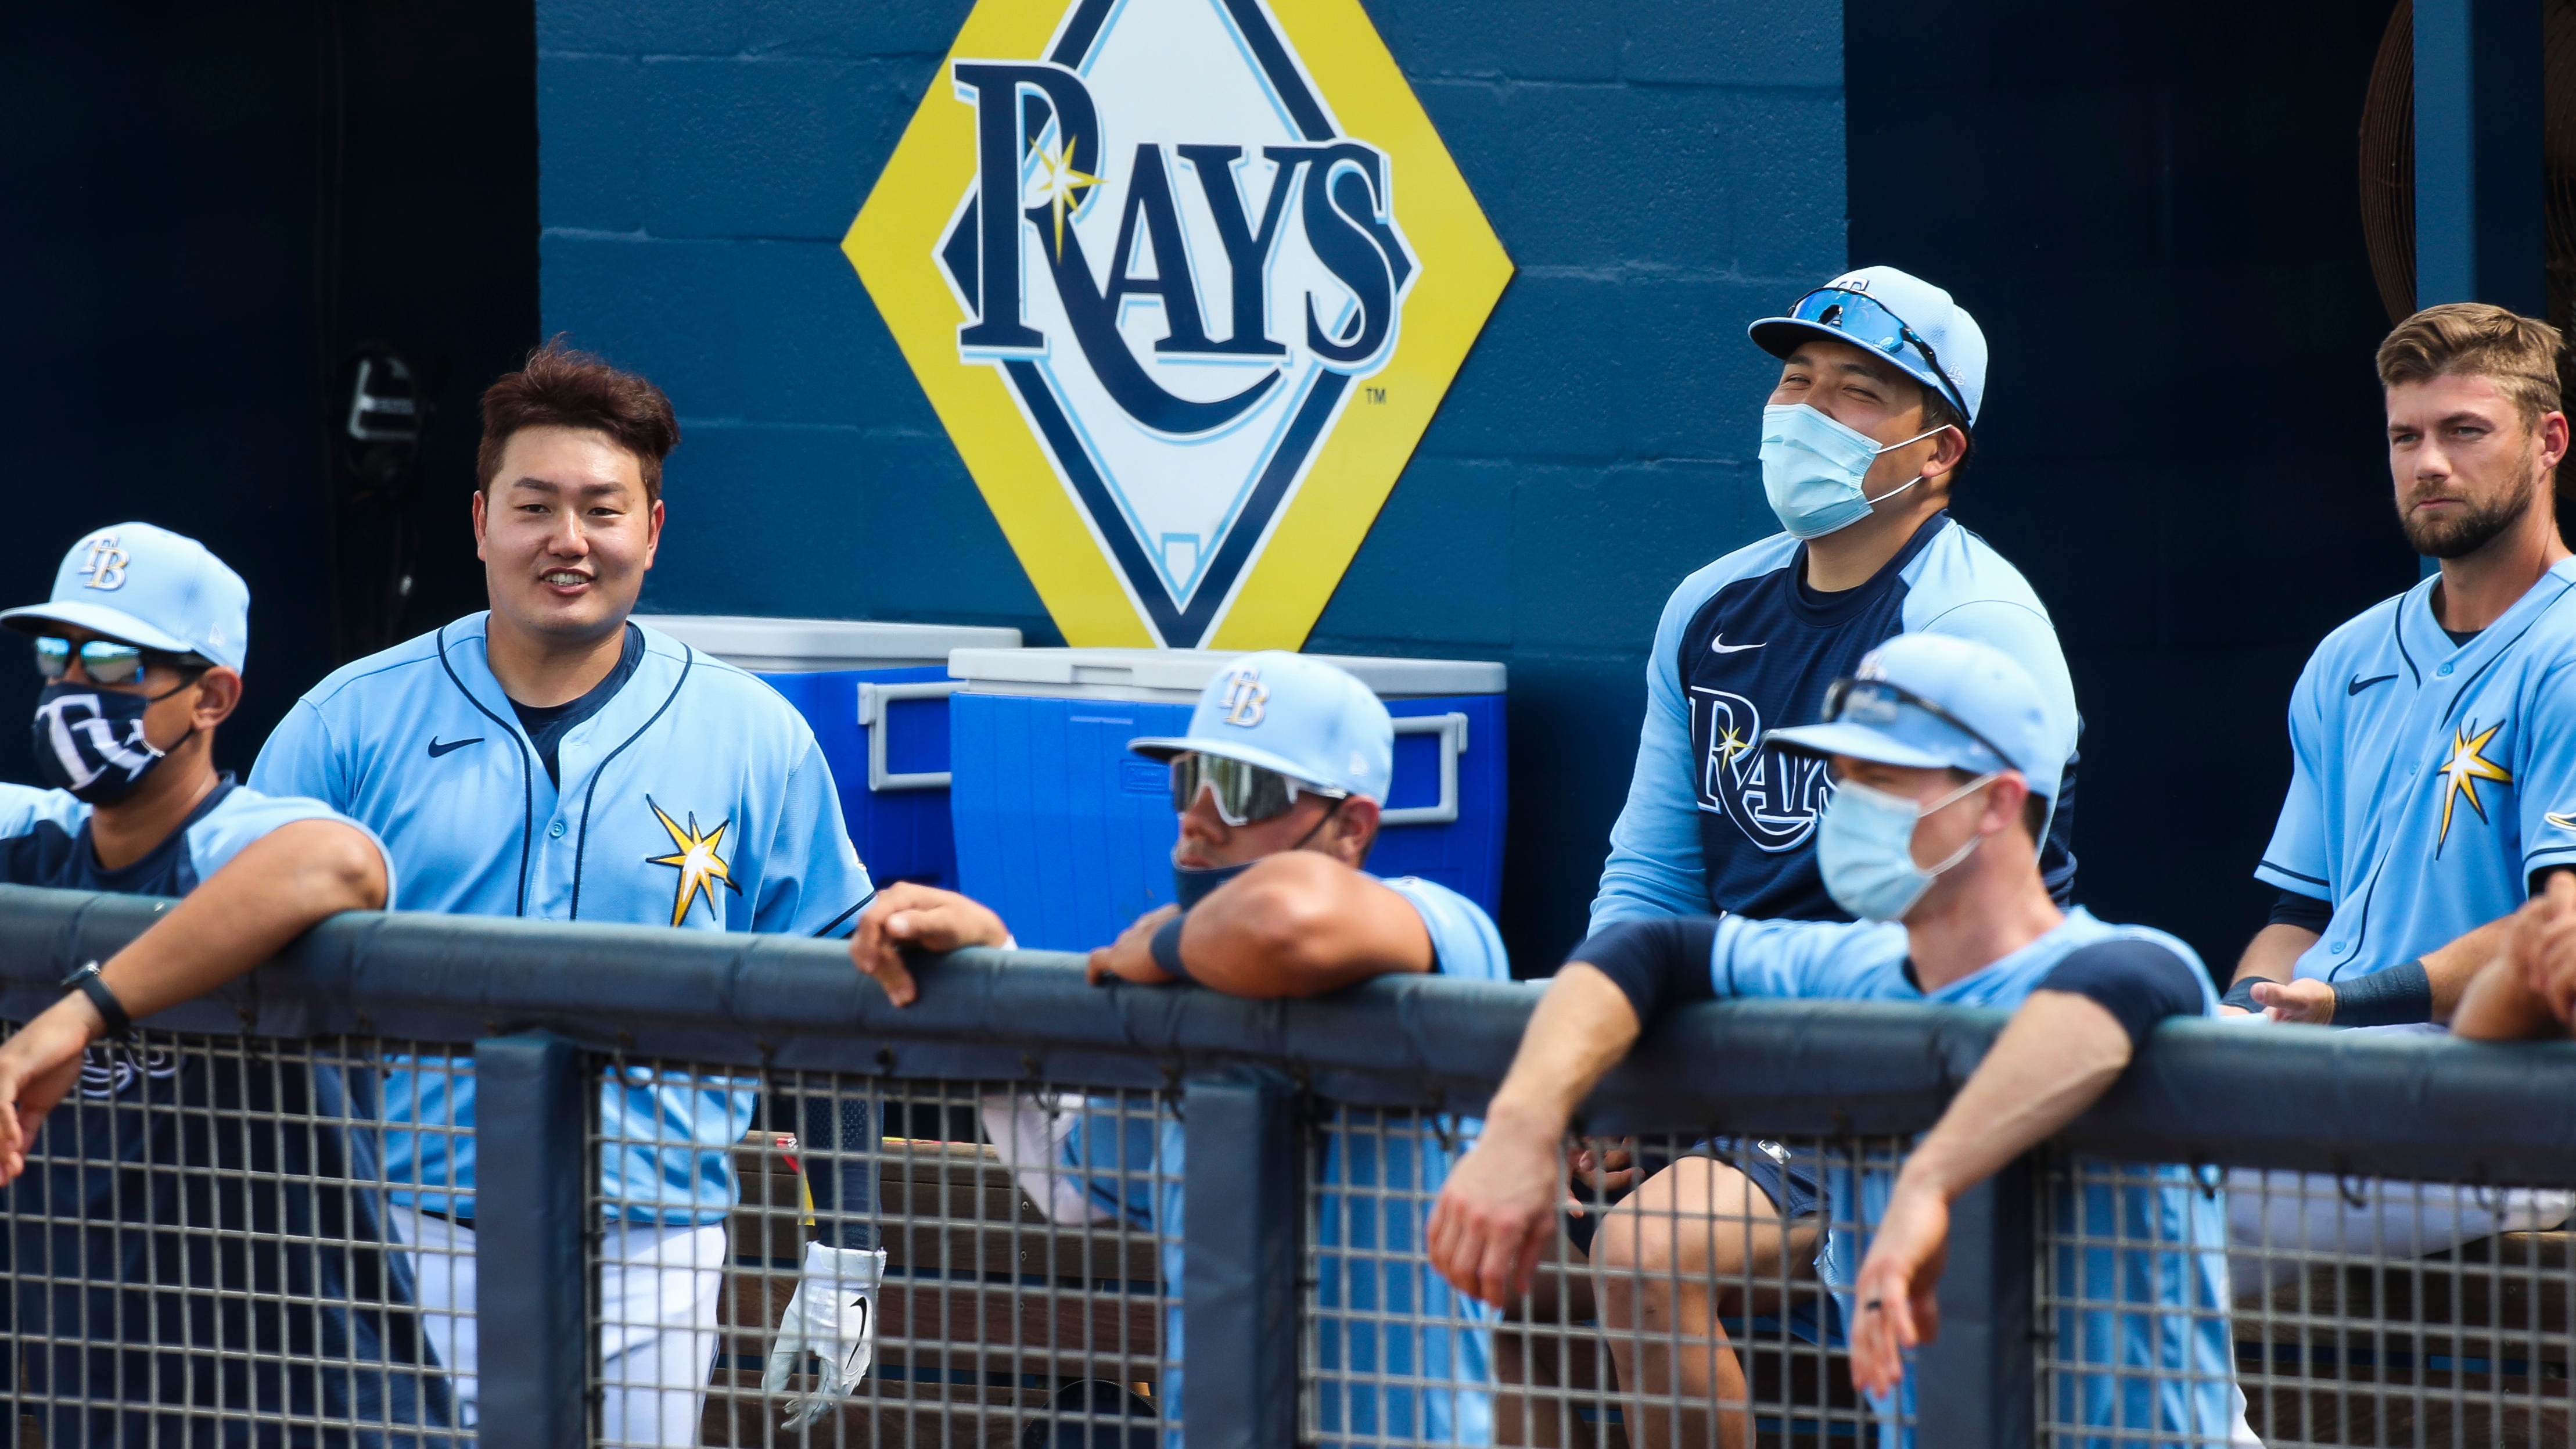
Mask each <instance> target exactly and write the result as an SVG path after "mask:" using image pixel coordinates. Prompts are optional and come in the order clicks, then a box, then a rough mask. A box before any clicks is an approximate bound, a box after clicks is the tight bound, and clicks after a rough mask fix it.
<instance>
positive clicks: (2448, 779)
mask: <svg viewBox="0 0 2576 1449" xmlns="http://www.w3.org/2000/svg"><path fill="white" fill-rule="evenodd" d="M2477 727H2478V722H2477V721H2476V720H2471V721H2469V722H2468V724H2467V725H2465V726H2462V727H2461V728H2459V729H2456V730H2454V731H2452V734H2451V757H2450V758H2449V759H2447V760H2444V761H2443V762H2442V766H2441V768H2440V769H2438V770H2435V771H2434V772H2433V774H2434V776H2435V777H2436V778H2437V779H2438V780H2440V781H2441V783H2440V784H2437V785H2435V786H2434V787H2433V788H2435V789H2437V790H2439V791H2441V792H2442V833H2441V834H2440V835H2439V836H2437V837H2435V839H2434V841H2433V854H2434V855H2436V856H2439V855H2440V854H2441V853H2442V844H2443V842H2444V841H2447V840H2449V839H2450V838H2451V808H2452V807H2453V806H2454V805H2456V804H2458V803H2459V801H2460V798H2461V797H2462V796H2464V795H2465V796H2467V797H2468V801H2469V808H2470V809H2472V810H2474V811H2476V812H2478V819H2479V820H2480V821H2484V820H2485V819H2486V818H2487V807H2486V804H2485V802H2484V801H2481V800H2480V799H2478V782H2479V781H2480V780H2493V781H2495V782H2496V783H2497V784H2499V785H2510V784H2512V783H2513V772H2512V771H2511V770H2508V769H2506V768H2505V767H2504V766H2502V765H2499V764H2497V763H2496V762H2495V761H2493V760H2490V759H2488V758H2487V757H2486V756H2485V755H2484V754H2482V753H2480V751H2482V750H2484V749H2485V748H2486V744H2487V741H2489V740H2491V739H2494V738H2495V737H2496V731H2498V730H2500V729H2503V728H2504V726H2503V725H2502V724H2493V725H2489V726H2487V729H2486V732H2485V733H2483V734H2479V735H2471V734H2470V733H2469V731H2470V730H2473V729H2476V728H2477Z"/></svg>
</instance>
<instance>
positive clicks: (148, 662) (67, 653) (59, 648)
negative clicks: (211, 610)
mask: <svg viewBox="0 0 2576 1449" xmlns="http://www.w3.org/2000/svg"><path fill="white" fill-rule="evenodd" d="M74 654H78V655H79V656H80V663H81V672H82V673H84V674H86V675H88V676H89V678H90V682H91V683H93V684H132V683H133V682H134V681H136V680H138V679H140V678H142V677H143V671H144V670H145V669H146V668H148V667H150V666H152V665H155V664H166V665H169V666H170V667H171V668H174V669H177V670H180V671H182V672H183V673H184V672H187V671H190V670H195V671H197V672H200V673H202V672H203V671H204V668H205V666H203V665H201V664H199V663H198V661H197V660H196V658H195V657H194V656H183V655H175V654H164V653H162V652H161V651H159V650H157V649H143V648H138V647H137V646H135V645H132V644H119V643H116V642H114V641H112V640H108V639H91V640H87V641H84V642H83V643H81V644H79V645H77V646H75V645H74V644H73V643H72V641H70V640H69V639H56V638H50V637H46V636H42V635H40V636H38V637H37V639H36V673H38V674H39V675H42V676H43V677H44V680H45V682H46V683H48V684H53V683H57V682H59V681H60V680H61V679H62V677H63V676H64V675H66V674H69V673H70V672H71V667H72V656H73V655H74Z"/></svg>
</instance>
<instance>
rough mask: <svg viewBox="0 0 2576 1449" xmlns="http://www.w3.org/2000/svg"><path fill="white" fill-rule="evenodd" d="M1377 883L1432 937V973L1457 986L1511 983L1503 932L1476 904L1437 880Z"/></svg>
mask: <svg viewBox="0 0 2576 1449" xmlns="http://www.w3.org/2000/svg"><path fill="white" fill-rule="evenodd" d="M1378 884H1380V885H1382V886H1385V887H1386V888H1387V889H1388V890H1391V891H1393V892H1395V893H1396V894H1397V895H1400V896H1402V897H1404V899H1405V901H1406V903H1407V904H1409V905H1411V906H1412V907H1413V909H1414V911H1415V912H1416V913H1417V914H1419V915H1420V916H1421V917H1422V926H1423V929H1425V930H1427V931H1429V932H1430V933H1431V952H1432V954H1433V955H1434V956H1436V957H1438V958H1439V960H1438V961H1437V962H1436V963H1435V964H1434V966H1433V969H1434V970H1436V971H1438V972H1439V973H1440V974H1441V975H1443V976H1448V977H1452V978H1454V979H1457V980H1460V981H1509V980H1511V979H1512V963H1511V958H1510V957H1509V956H1507V955H1505V954H1504V951H1503V935H1502V932H1500V931H1497V930H1495V929H1494V922H1493V919H1492V918H1491V917H1489V916H1487V915H1486V914H1485V912H1484V908H1483V907H1481V906H1478V905H1477V904H1476V903H1475V902H1474V901H1471V900H1469V899H1467V898H1466V897H1465V896H1462V895H1460V894H1458V893H1457V892H1456V891H1453V890H1451V889H1449V888H1448V887H1447V886H1444V885H1441V884H1439V883H1438V882H1436V881H1427V880H1424V879H1422V878H1420V877H1419V876H1409V875H1404V876H1396V877H1394V878H1393V879H1389V880H1381V881H1379V882H1378Z"/></svg>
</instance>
